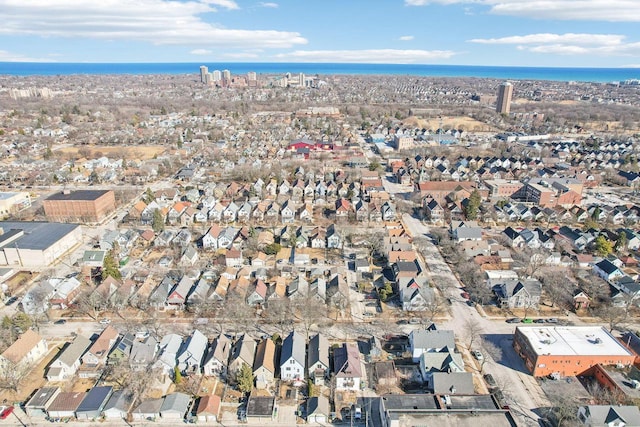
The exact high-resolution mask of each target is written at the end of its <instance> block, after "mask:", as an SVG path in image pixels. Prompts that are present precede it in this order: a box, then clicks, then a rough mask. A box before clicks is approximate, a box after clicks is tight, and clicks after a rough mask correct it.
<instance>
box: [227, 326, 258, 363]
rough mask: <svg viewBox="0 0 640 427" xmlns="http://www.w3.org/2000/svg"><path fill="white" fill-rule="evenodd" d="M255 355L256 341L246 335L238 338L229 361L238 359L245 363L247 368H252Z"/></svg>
mask: <svg viewBox="0 0 640 427" xmlns="http://www.w3.org/2000/svg"><path fill="white" fill-rule="evenodd" d="M255 355H256V341H255V340H254V339H253V338H251V337H249V336H247V335H246V334H245V335H243V336H242V338H240V340H239V341H238V342H237V343H236V345H235V347H234V349H233V355H232V356H231V361H234V360H236V359H240V360H242V361H243V362H245V363H246V364H247V365H249V367H252V366H253V360H254V358H255Z"/></svg>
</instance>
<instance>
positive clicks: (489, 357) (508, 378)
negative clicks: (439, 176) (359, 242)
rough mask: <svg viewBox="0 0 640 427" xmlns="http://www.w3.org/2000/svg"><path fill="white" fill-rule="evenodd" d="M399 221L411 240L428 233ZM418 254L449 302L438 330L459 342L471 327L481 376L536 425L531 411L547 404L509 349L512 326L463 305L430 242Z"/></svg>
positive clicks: (411, 222)
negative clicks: (476, 335) (488, 376)
mask: <svg viewBox="0 0 640 427" xmlns="http://www.w3.org/2000/svg"><path fill="white" fill-rule="evenodd" d="M402 220H403V223H404V225H405V227H406V229H407V231H408V232H409V233H410V234H411V235H412V236H413V237H414V238H416V237H419V236H425V235H426V234H428V233H429V228H428V227H427V226H425V225H424V224H423V223H422V222H421V221H420V220H418V219H416V218H413V217H411V216H410V215H404V216H403V218H402ZM422 254H423V256H424V259H425V262H426V263H427V266H428V268H429V270H430V276H431V279H432V280H434V281H437V282H438V283H439V287H440V288H441V289H443V290H444V291H445V293H446V295H445V296H446V297H448V298H450V299H451V302H452V304H451V306H450V309H451V317H450V318H449V320H448V321H446V322H444V323H442V324H439V325H438V327H441V328H443V329H450V330H453V331H454V332H455V333H456V336H457V337H458V338H459V339H463V337H464V331H468V330H469V327H470V325H475V326H474V328H475V329H476V330H477V331H478V332H479V335H480V337H481V338H482V339H477V340H475V341H474V344H473V347H474V349H478V350H480V352H481V353H482V354H483V355H484V358H485V362H484V364H483V365H482V372H481V373H482V374H487V373H489V374H491V375H493V377H494V378H495V379H496V382H497V383H498V385H499V386H500V388H501V389H502V390H503V393H504V395H505V399H506V402H507V404H508V405H509V407H510V408H511V410H512V411H513V412H514V413H515V414H516V415H518V416H519V417H520V419H521V420H522V421H523V422H524V423H525V425H531V426H538V425H539V424H538V418H539V416H538V415H537V414H536V413H535V412H534V410H535V409H536V408H541V407H547V406H550V405H551V404H550V402H549V401H548V400H547V398H546V396H545V394H544V392H543V391H542V388H541V387H540V386H539V385H538V383H537V382H536V380H535V379H534V378H533V377H532V376H531V375H530V374H529V373H528V372H527V371H526V369H525V367H524V363H523V362H522V360H521V359H520V357H519V356H518V355H517V354H516V353H515V351H514V349H513V346H512V336H513V332H514V330H515V326H514V325H512V324H509V323H506V322H505V321H504V320H503V319H499V320H491V319H488V318H487V317H486V316H481V315H480V313H479V312H478V310H477V309H476V308H475V307H471V306H469V305H467V303H466V300H464V299H463V298H462V297H461V296H460V294H461V293H462V289H461V288H462V285H461V284H460V282H459V281H458V280H457V278H456V276H455V275H454V274H453V272H452V271H451V268H450V267H449V266H448V265H447V263H446V262H445V261H444V259H443V258H442V256H441V255H440V252H439V251H438V248H437V247H436V246H435V245H434V244H433V243H431V241H430V240H429V242H428V243H427V244H426V248H425V250H424V251H423V253H422ZM485 342H488V343H491V344H492V345H493V346H494V347H495V349H494V348H490V349H487V348H485V345H484V343H485ZM494 357H495V359H494ZM496 359H497V360H496Z"/></svg>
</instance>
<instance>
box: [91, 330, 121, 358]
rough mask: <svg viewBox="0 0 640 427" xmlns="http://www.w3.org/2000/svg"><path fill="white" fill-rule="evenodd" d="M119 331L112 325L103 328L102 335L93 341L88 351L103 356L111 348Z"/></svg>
mask: <svg viewBox="0 0 640 427" xmlns="http://www.w3.org/2000/svg"><path fill="white" fill-rule="evenodd" d="M118 335H119V334H118V331H116V330H115V328H113V327H112V326H111V325H109V326H107V327H106V328H104V329H103V331H102V333H101V334H100V336H99V337H98V338H97V339H96V341H95V342H94V343H93V345H92V346H91V348H89V351H88V353H91V354H94V355H96V356H102V355H103V354H106V352H108V351H109V350H110V349H111V345H112V344H113V341H115V340H116V339H117V338H118Z"/></svg>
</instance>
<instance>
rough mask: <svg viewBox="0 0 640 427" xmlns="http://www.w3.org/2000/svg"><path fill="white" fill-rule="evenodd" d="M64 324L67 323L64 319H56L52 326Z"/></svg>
mask: <svg viewBox="0 0 640 427" xmlns="http://www.w3.org/2000/svg"><path fill="white" fill-rule="evenodd" d="M65 323H67V320H66V319H58V320H56V321H55V322H53V324H54V325H64V324H65Z"/></svg>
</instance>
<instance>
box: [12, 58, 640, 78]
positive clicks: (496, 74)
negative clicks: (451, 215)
mask: <svg viewBox="0 0 640 427" xmlns="http://www.w3.org/2000/svg"><path fill="white" fill-rule="evenodd" d="M200 65H206V66H207V67H209V71H212V70H230V71H231V73H232V74H245V73H247V72H249V71H255V72H256V73H258V74H284V73H287V72H289V73H292V74H297V73H305V74H308V75H315V74H319V75H328V74H356V75H412V76H425V77H426V76H429V77H480V78H494V79H502V80H553V81H579V82H601V83H606V82H620V81H625V80H628V79H638V78H640V69H637V68H550V67H491V66H465V65H422V64H419V65H417V64H329V63H318V64H310V63H265V62H260V63H245V62H237V63H109V64H99V63H58V62H55V63H41V62H0V75H13V76H31V75H45V76H50V75H72V74H136V75H139V74H194V75H197V74H199V72H200V70H199V68H200Z"/></svg>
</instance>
